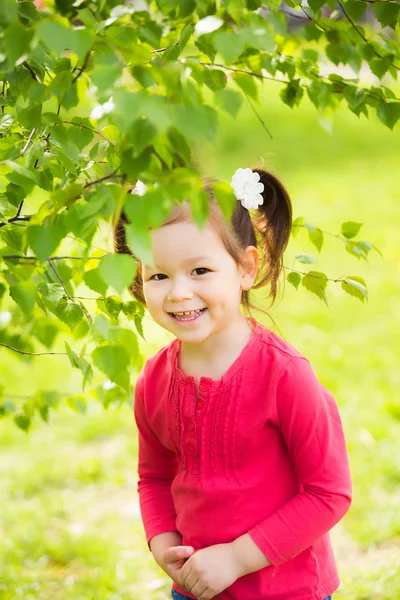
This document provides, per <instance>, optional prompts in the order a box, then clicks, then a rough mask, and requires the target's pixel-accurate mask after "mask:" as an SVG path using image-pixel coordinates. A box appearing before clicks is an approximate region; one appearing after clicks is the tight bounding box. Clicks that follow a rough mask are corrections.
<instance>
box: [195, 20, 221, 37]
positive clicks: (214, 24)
mask: <svg viewBox="0 0 400 600" xmlns="http://www.w3.org/2000/svg"><path fill="white" fill-rule="evenodd" d="M223 24H224V22H223V20H222V19H218V17H214V16H213V15H210V16H208V17H204V19H201V20H200V21H198V22H197V23H196V25H195V28H194V32H195V33H196V34H197V35H203V34H204V33H211V32H212V31H216V30H217V29H219V28H220V27H222V25H223Z"/></svg>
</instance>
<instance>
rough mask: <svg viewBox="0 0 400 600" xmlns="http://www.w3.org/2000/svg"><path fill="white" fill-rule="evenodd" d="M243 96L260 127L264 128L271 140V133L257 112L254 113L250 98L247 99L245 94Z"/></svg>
mask: <svg viewBox="0 0 400 600" xmlns="http://www.w3.org/2000/svg"><path fill="white" fill-rule="evenodd" d="M244 95H245V96H246V100H247V102H248V103H249V104H250V107H251V108H252V110H253V112H254V114H255V115H256V117H257V119H258V120H259V121H260V123H261V125H262V126H263V127H264V129H265V131H266V132H267V133H268V135H269V137H270V138H271V140H272V139H273V137H272V134H271V132H270V131H269V129H268V127H267V126H266V124H265V123H264V121H263V120H262V118H261V117H260V115H259V114H258V112H257V111H256V109H255V108H254V106H253V104H252V103H251V101H250V98H249V97H248V95H247V94H246V92H244Z"/></svg>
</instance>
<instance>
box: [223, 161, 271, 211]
mask: <svg viewBox="0 0 400 600" xmlns="http://www.w3.org/2000/svg"><path fill="white" fill-rule="evenodd" d="M259 181H260V174H259V173H253V171H252V170H251V169H249V168H247V169H237V170H236V171H235V173H234V174H233V176H232V179H231V186H232V187H233V191H234V193H235V197H236V199H237V200H240V202H241V204H242V206H244V208H247V210H249V209H250V208H258V206H259V205H260V204H263V202H264V198H263V197H262V195H261V192H263V191H264V184H263V183H259Z"/></svg>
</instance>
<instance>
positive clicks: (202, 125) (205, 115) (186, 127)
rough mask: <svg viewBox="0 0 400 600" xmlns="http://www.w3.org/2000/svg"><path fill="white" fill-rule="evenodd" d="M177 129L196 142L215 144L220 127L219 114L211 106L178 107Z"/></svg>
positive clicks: (176, 108)
mask: <svg viewBox="0 0 400 600" xmlns="http://www.w3.org/2000/svg"><path fill="white" fill-rule="evenodd" d="M175 124H176V128H177V129H180V130H181V131H184V132H185V136H186V137H187V138H189V139H192V140H194V141H196V142H203V141H209V142H213V141H214V138H215V134H216V130H217V126H218V114H217V112H216V111H215V110H214V109H212V108H211V107H210V106H195V105H193V106H182V105H181V106H176V107H175Z"/></svg>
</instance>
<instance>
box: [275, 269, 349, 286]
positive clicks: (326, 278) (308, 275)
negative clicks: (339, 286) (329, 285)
mask: <svg viewBox="0 0 400 600" xmlns="http://www.w3.org/2000/svg"><path fill="white" fill-rule="evenodd" d="M283 268H284V269H286V271H293V272H294V273H299V274H300V275H307V277H313V278H314V279H323V280H324V281H333V282H334V283H339V282H340V281H342V280H343V278H344V277H345V275H343V276H342V277H339V278H338V279H330V278H329V277H320V276H319V275H311V274H310V273H305V272H304V271H297V270H296V269H292V268H291V267H283Z"/></svg>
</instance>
